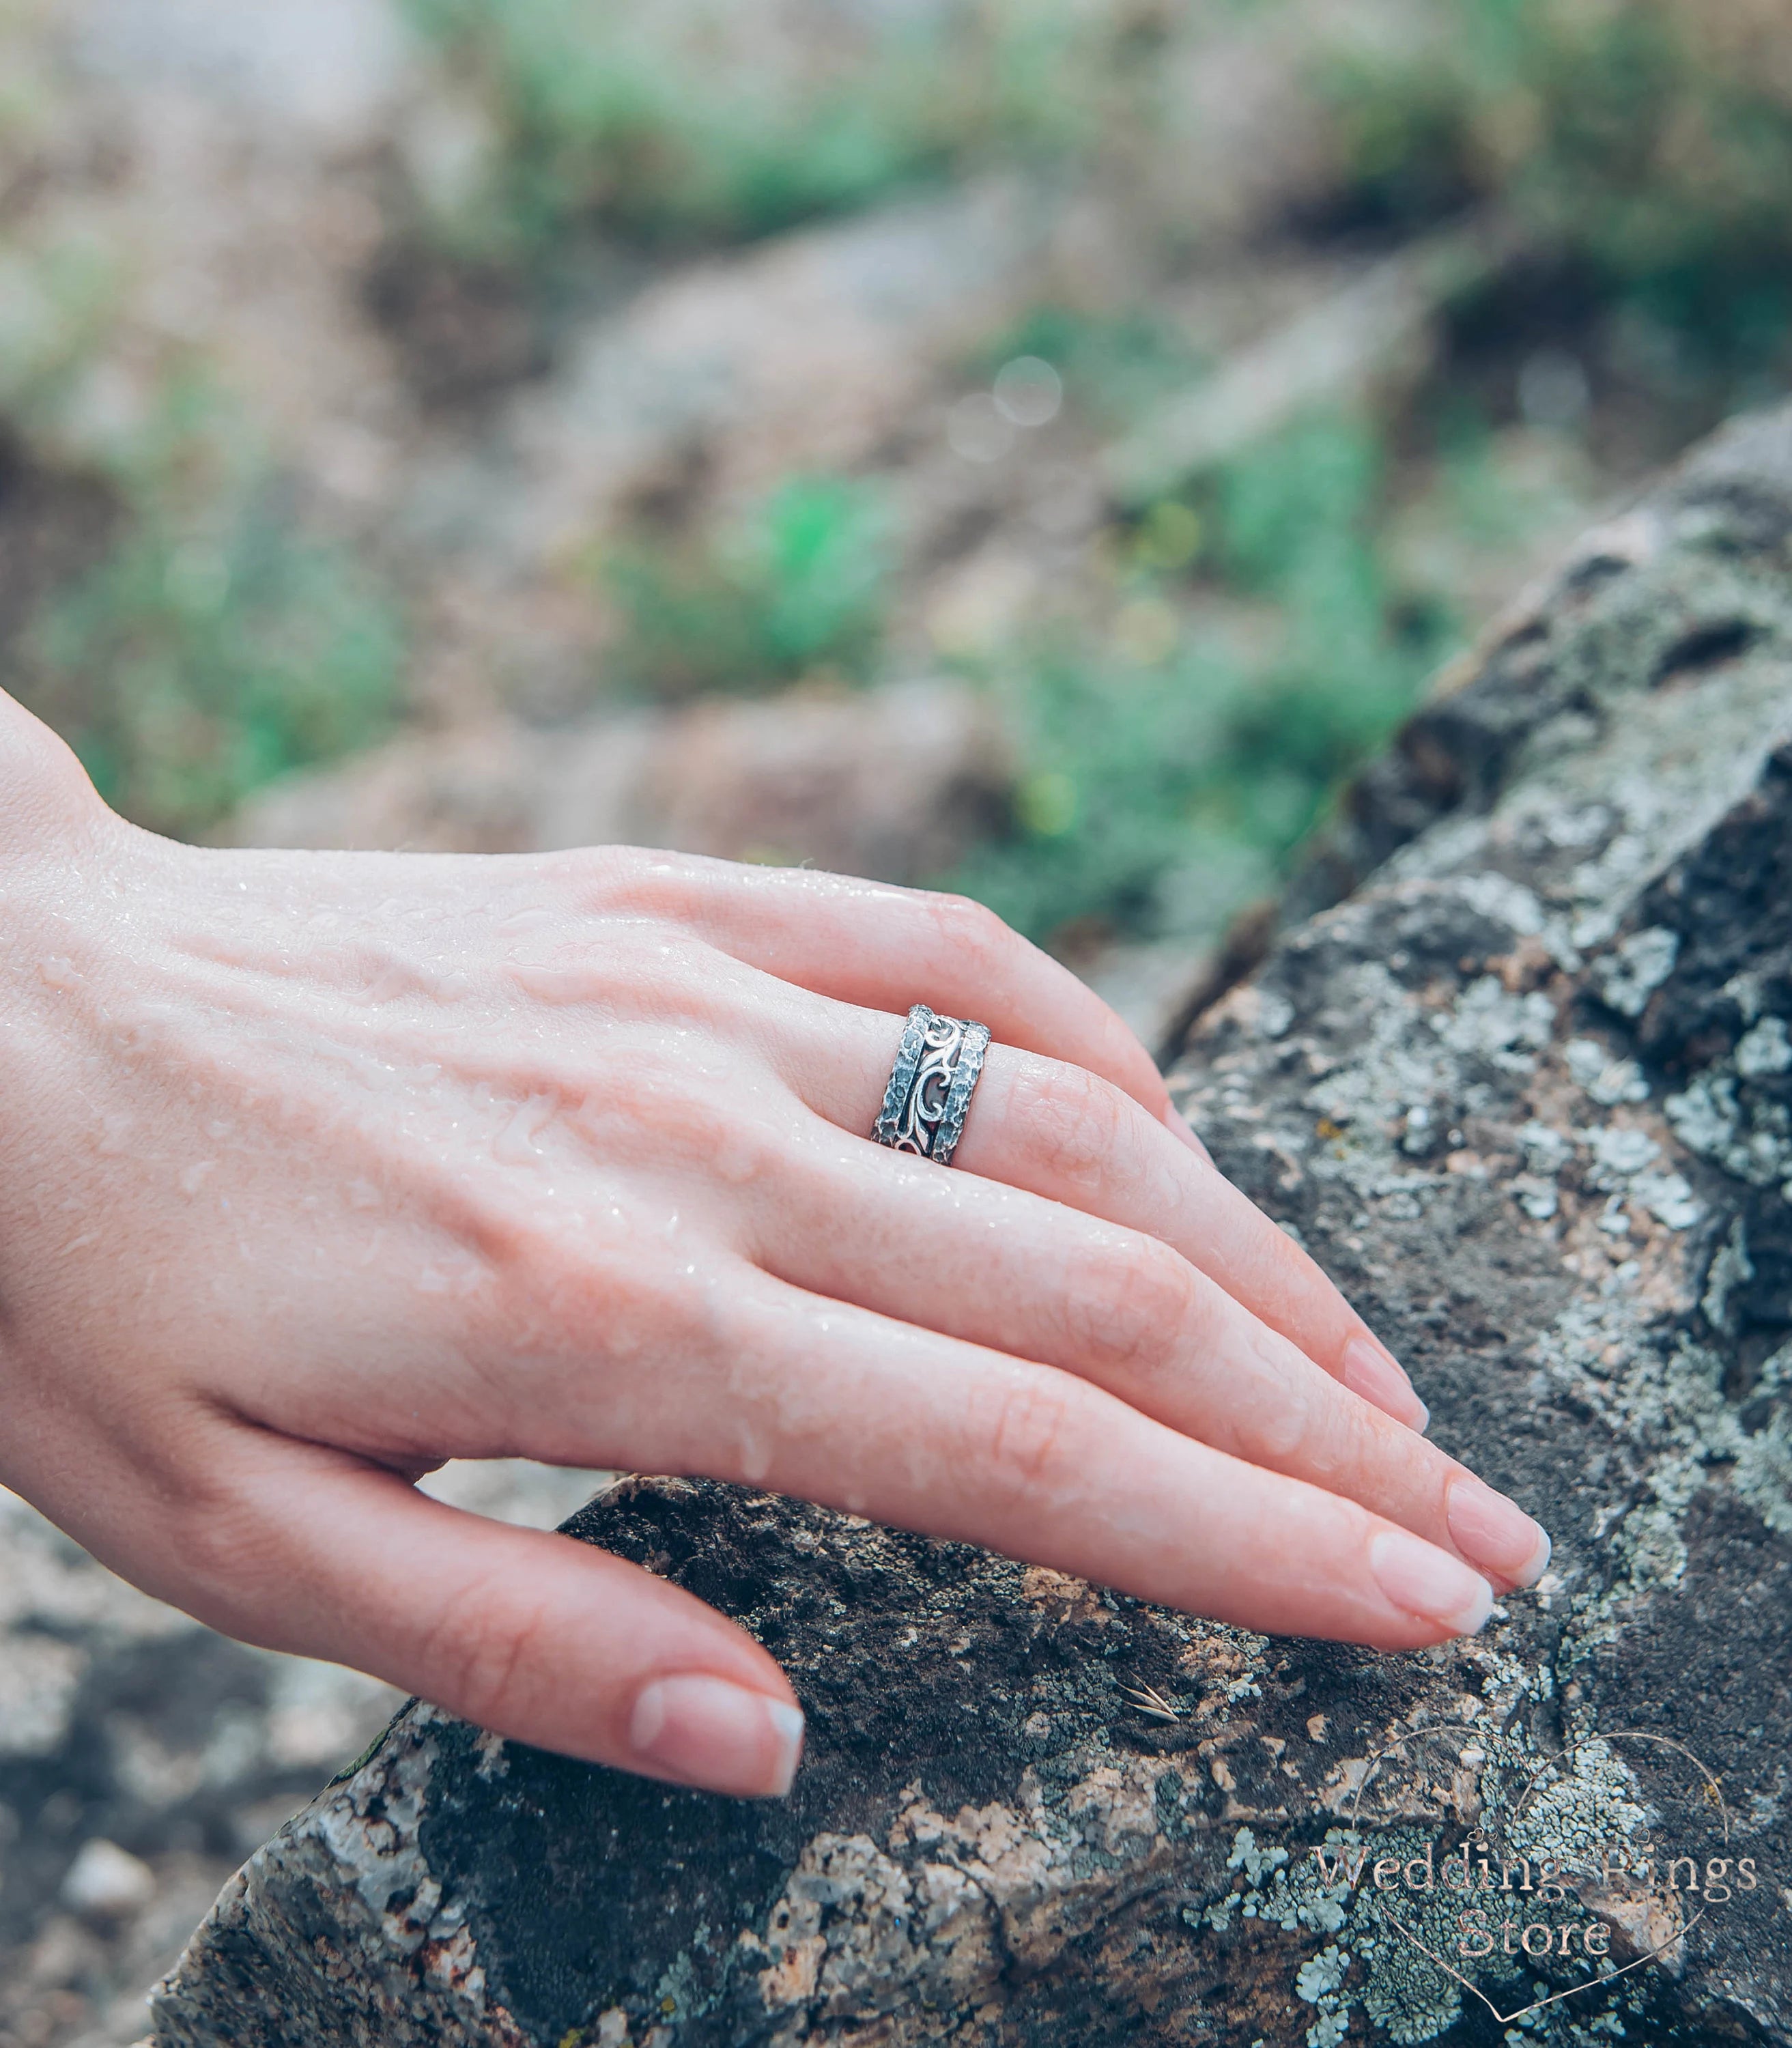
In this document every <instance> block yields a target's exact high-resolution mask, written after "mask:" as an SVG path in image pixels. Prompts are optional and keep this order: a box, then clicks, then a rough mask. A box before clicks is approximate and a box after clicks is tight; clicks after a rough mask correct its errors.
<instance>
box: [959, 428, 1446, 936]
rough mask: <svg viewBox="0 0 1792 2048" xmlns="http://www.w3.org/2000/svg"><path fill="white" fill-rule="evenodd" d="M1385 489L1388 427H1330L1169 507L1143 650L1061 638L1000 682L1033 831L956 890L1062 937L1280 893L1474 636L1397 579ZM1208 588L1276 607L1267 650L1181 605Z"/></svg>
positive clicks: (1000, 847) (1194, 925) (1023, 805)
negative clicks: (1461, 644)
mask: <svg viewBox="0 0 1792 2048" xmlns="http://www.w3.org/2000/svg"><path fill="white" fill-rule="evenodd" d="M1195 498H1196V500H1197V502H1188V501H1184V500H1168V501H1165V502H1162V503H1161V504H1160V505H1158V506H1155V507H1154V508H1152V510H1150V511H1149V512H1148V513H1147V514H1146V515H1145V517H1144V518H1142V520H1141V521H1140V522H1138V526H1137V527H1136V528H1135V529H1134V531H1133V533H1132V535H1131V569H1130V572H1129V574H1128V576H1127V592H1126V594H1125V602H1124V603H1123V605H1122V606H1121V607H1120V609H1119V613H1118V615H1117V617H1118V621H1119V625H1120V627H1121V629H1122V633H1121V638H1122V642H1123V644H1122V645H1121V646H1119V647H1116V646H1115V645H1114V644H1113V642H1112V641H1111V640H1110V641H1109V642H1108V643H1107V644H1106V645H1098V644H1096V643H1094V642H1091V641H1088V640H1084V641H1082V642H1076V641H1072V640H1068V639H1065V638H1060V639H1059V640H1058V641H1057V642H1056V643H1055V644H1037V643H1036V644H1034V645H1033V646H1028V647H1026V648H1023V649H1021V650H1015V657H1014V658H1013V659H1011V660H1010V661H1008V662H1007V663H1006V664H999V665H996V667H995V669H994V670H993V672H992V673H991V675H990V677H989V680H990V683H991V687H993V688H996V689H997V690H998V691H999V692H1001V693H1002V695H1003V697H1004V699H1005V700H1006V701H1007V704H1008V705H1009V708H1010V714H1011V716H1012V717H1013V718H1014V722H1015V723H1016V725H1017V727H1018V729H1019V731H1021V733H1022V735H1023V738H1024V744H1025V747H1026V762H1027V765H1026V774H1025V776H1024V778H1023V780H1022V784H1021V788H1020V793H1019V799H1018V803H1017V805H1016V816H1015V820H1014V832H1013V833H1012V835H1011V836H1010V838H1009V839H1008V840H1006V841H1005V842H1003V843H1001V844H995V845H992V846H990V847H988V848H985V849H983V850H982V851H980V852H979V853H978V854H976V855H975V856H973V857H972V859H971V860H969V861H968V863H966V864H965V866H964V867H963V868H962V870H961V871H960V872H959V873H958V874H957V875H954V876H953V877H952V878H951V881H952V886H955V887H957V888H960V889H963V890H966V891H967V892H968V893H969V894H973V895H976V896H978V897H980V898H983V900H984V901H986V902H989V903H990V904H991V905H992V906H993V907H994V908H995V909H996V910H999V912H1000V913H1002V915H1003V916H1004V917H1007V919H1008V920H1009V921H1010V922H1011V923H1013V924H1014V925H1018V927H1019V928H1020V929H1022V930H1023V931H1025V932H1026V933H1029V934H1030V935H1031V936H1033V937H1037V938H1040V939H1042V940H1045V941H1048V942H1055V943H1057V944H1060V945H1063V944H1067V943H1069V944H1075V943H1076V942H1078V941H1086V940H1087V939H1088V938H1090V937H1096V936H1100V935H1105V936H1115V935H1121V936H1138V937H1148V936H1151V935H1154V934H1155V933H1162V932H1165V931H1174V932H1177V933H1181V934H1185V935H1187V936H1189V937H1197V938H1198V937H1207V936H1209V935H1211V934H1212V933H1214V932H1215V931H1216V930H1217V929H1218V928H1219V927H1220V925H1223V924H1224V921H1225V919H1226V917H1228V915H1229V913H1231V912H1232V910H1235V909H1236V908H1237V907H1238V906H1239V904H1240V903H1242V902H1243V901H1244V900H1246V899H1247V898H1248V897H1249V896H1250V895H1251V894H1254V893H1255V892H1256V891H1258V890H1261V889H1263V888H1264V887H1266V886H1269V884H1270V882H1272V881H1273V879H1274V875H1276V873H1277V872H1278V869H1279V867H1280V866H1281V864H1282V863H1283V862H1284V861H1285V859H1286V856H1287V855H1288V854H1289V852H1290V850H1291V849H1292V848H1294V846H1295V845H1297V844H1298V843H1299V841H1300V840H1301V838H1302V837H1303V836H1305V833H1306V832H1308V831H1309V829H1310V828H1311V827H1312V825H1313V823H1314V822H1315V820H1317V818H1318V816H1320V815H1321V813H1322V812H1323V810H1324V809H1325V806H1326V805H1327V803H1328V801H1329V799H1330V797H1331V796H1332V793H1333V791H1334V790H1335V789H1336V786H1337V785H1338V783H1339V782H1340V779H1341V778H1343V777H1344V775H1345V774H1348V772H1349V770H1351V769H1352V768H1353V767H1355V766H1357V765H1358V764H1359V763H1360V762H1362V761H1363V759H1364V758H1366V757H1367V755H1368V754H1370V753H1371V752H1372V751H1374V750H1375V748H1376V747H1378V746H1379V745H1380V744H1381V743H1383V741H1384V740H1385V739H1387V736H1388V735H1389V734H1390V733H1391V731H1393V729H1394V727H1395V726H1396V725H1397V724H1398V722H1399V720H1401V718H1402V716H1404V715H1405V713H1406V711H1407V710H1408V709H1409V708H1410V705H1411V704H1412V702H1413V700H1414V696H1416V694H1417V692H1418V688H1420V686H1421V685H1422V682H1423V681H1424V679H1425V677H1426V675H1427V674H1428V673H1429V672H1430V670H1431V669H1432V668H1433V666H1434V665H1435V664H1436V662H1437V660H1438V659H1439V658H1440V657H1441V654H1443V653H1444V652H1445V651H1446V650H1447V649H1448V647H1449V646H1450V645H1451V643H1452V640H1453V634H1454V631H1455V622H1454V621H1453V619H1451V618H1450V617H1449V615H1447V613H1445V612H1444V611H1441V610H1440V609H1439V608H1437V607H1436V606H1435V605H1427V604H1423V603H1416V602H1415V601H1414V597H1413V595H1412V594H1411V593H1410V592H1405V591H1402V589H1401V588H1399V587H1398V584H1397V582H1396V580H1395V579H1394V576H1393V574H1392V572H1391V567H1390V563H1389V560H1388V556H1387V545H1386V539H1385V529H1386V517H1385V515H1386V511H1387V498H1386V475H1385V467H1384V462H1383V449H1382V446H1381V443H1380V439H1379V435H1378V434H1377V433H1376V432H1375V430H1374V429H1373V428H1372V427H1371V426H1370V425H1368V424H1367V422H1365V421H1361V420H1357V419H1352V418H1348V417H1323V418H1315V419H1312V420H1309V421H1305V422H1304V423H1302V424H1301V425H1298V426H1297V427H1296V428H1294V429H1291V430H1290V432H1288V433H1286V434H1285V435H1283V436H1279V437H1278V438H1277V439H1276V440H1274V441H1272V442H1270V443H1269V444H1266V445H1265V446H1263V447H1262V448H1259V449H1256V450H1254V451H1253V452H1251V454H1250V455H1249V456H1247V457H1245V458H1243V459H1242V460H1239V462H1237V463H1235V464H1233V465H1232V466H1231V467H1229V468H1228V469H1227V470H1226V471H1224V472H1223V473H1222V474H1220V475H1218V476H1216V477H1214V478H1212V479H1208V480H1206V482H1205V483H1204V485H1203V486H1202V487H1200V489H1199V490H1198V491H1197V493H1196V494H1195ZM1189 579H1196V580H1198V581H1199V582H1200V583H1203V584H1206V585H1207V586H1208V588H1209V590H1210V591H1212V592H1216V593H1222V592H1223V593H1224V594H1227V595H1230V596H1232V597H1233V598H1235V599H1248V600H1255V602H1257V603H1260V604H1262V605H1263V606H1264V607H1267V608H1268V611H1269V612H1270V616H1271V617H1273V618H1274V620H1275V622H1276V624H1275V630H1274V633H1273V635H1272V637H1271V640H1270V645H1269V646H1267V648H1266V650H1264V651H1263V652H1262V653H1261V654H1257V655H1256V656H1255V657H1253V656H1251V655H1248V654H1243V653H1241V652H1240V651H1239V650H1237V649H1235V648H1228V646H1224V644H1222V643H1221V642H1219V641H1218V639H1217V638H1203V637H1201V636H1200V634H1199V633H1198V632H1191V631H1190V630H1189V629H1188V628H1187V627H1186V626H1184V625H1183V624H1182V623H1181V619H1180V615H1179V612H1178V609H1177V602H1176V600H1177V598H1178V597H1181V599H1184V600H1186V599H1188V598H1189V597H1190V596H1192V595H1194V593H1193V592H1189V591H1182V590H1180V589H1179V588H1178V586H1179V584H1180V583H1181V582H1184V581H1186V580H1189ZM1192 616H1193V618H1194V619H1197V620H1198V619H1199V618H1200V611H1199V609H1198V608H1197V610H1196V611H1194V612H1193V615H1192ZM1154 620H1155V621H1158V622H1161V630H1160V631H1159V634H1158V642H1159V644H1158V648H1157V649H1156V650H1150V651H1147V652H1146V653H1145V654H1144V655H1143V657H1141V654H1140V652H1139V648H1140V646H1141V643H1148V642H1150V638H1152V632H1151V627H1152V624H1153V622H1154ZM1129 622H1130V623H1131V626H1133V628H1134V629H1135V630H1132V631H1131V633H1130V634H1128V632H1127V628H1128V625H1129ZM1140 627H1142V628H1143V629H1144V630H1136V629H1138V628H1140ZM1127 638H1131V641H1132V642H1133V646H1132V647H1131V649H1130V650H1129V649H1128V648H1127V646H1126V645H1125V644H1124V642H1125V641H1126V639H1127Z"/></svg>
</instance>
